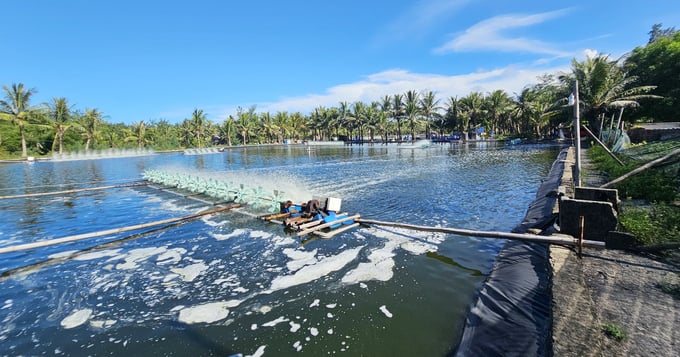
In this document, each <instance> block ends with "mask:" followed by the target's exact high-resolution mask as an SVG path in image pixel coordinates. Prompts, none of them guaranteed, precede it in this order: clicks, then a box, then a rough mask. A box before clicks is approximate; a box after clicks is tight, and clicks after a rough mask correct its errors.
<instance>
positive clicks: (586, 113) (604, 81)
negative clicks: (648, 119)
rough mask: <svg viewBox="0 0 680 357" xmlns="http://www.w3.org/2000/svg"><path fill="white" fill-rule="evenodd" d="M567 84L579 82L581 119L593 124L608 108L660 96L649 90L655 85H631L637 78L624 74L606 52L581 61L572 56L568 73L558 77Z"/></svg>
mask: <svg viewBox="0 0 680 357" xmlns="http://www.w3.org/2000/svg"><path fill="white" fill-rule="evenodd" d="M560 79H561V80H562V81H563V83H564V84H565V85H566V86H568V87H569V88H573V87H574V82H575V81H576V80H578V83H579V99H580V104H581V113H582V116H583V118H584V119H586V120H588V121H591V122H592V124H594V126H595V128H594V129H595V130H596V131H597V130H598V129H597V127H598V126H599V124H600V120H601V119H600V117H601V116H604V115H605V114H607V113H608V110H609V109H620V108H629V107H637V106H639V105H640V104H639V100H641V99H648V98H660V97H659V96H656V95H652V94H649V93H650V92H651V91H652V90H653V89H654V88H656V86H635V82H637V80H638V78H637V77H635V76H628V75H627V74H626V73H625V72H624V71H623V69H622V68H621V66H620V65H619V63H618V60H611V59H610V58H609V56H607V55H602V54H599V55H597V56H594V57H588V58H587V59H586V60H585V61H583V62H578V61H576V60H572V71H571V73H569V74H567V75H564V76H562V77H561V78H560Z"/></svg>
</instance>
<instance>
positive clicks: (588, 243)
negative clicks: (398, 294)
mask: <svg viewBox="0 0 680 357" xmlns="http://www.w3.org/2000/svg"><path fill="white" fill-rule="evenodd" d="M356 221H357V222H359V223H365V224H375V225H379V226H387V227H398V228H406V229H411V230H415V231H425V232H439V233H448V234H458V235H462V236H471V237H480V238H500V239H512V240H521V241H529V242H538V243H550V244H566V245H573V246H576V245H578V243H579V242H578V239H576V238H574V237H555V236H539V235H536V234H521V233H508V232H496V231H475V230H469V229H460V228H445V227H427V226H416V225H412V224H405V223H397V222H383V221H375V220H372V219H363V218H361V219H357V220H356ZM583 246H584V247H591V248H604V247H605V243H604V242H599V241H593V240H584V241H583Z"/></svg>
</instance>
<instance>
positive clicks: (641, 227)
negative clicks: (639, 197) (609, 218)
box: [619, 203, 680, 245]
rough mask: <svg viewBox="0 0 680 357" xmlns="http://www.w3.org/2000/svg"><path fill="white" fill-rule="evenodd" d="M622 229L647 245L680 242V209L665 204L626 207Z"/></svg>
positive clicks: (621, 222)
mask: <svg viewBox="0 0 680 357" xmlns="http://www.w3.org/2000/svg"><path fill="white" fill-rule="evenodd" d="M619 224H620V225H621V227H622V228H623V229H624V230H626V231H628V232H630V233H632V234H634V235H635V236H636V237H637V239H638V241H639V242H640V243H642V244H645V245H651V244H661V243H668V242H680V208H679V207H676V206H672V205H669V204H665V203H654V204H652V205H651V206H648V207H625V208H624V210H623V212H622V213H621V215H620V216H619Z"/></svg>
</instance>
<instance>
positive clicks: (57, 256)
mask: <svg viewBox="0 0 680 357" xmlns="http://www.w3.org/2000/svg"><path fill="white" fill-rule="evenodd" d="M76 253H78V251H77V250H66V251H63V252H59V253H54V254H50V255H48V256H47V257H48V258H50V259H60V258H66V257H69V256H71V255H73V254H76Z"/></svg>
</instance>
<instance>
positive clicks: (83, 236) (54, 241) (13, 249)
mask: <svg viewBox="0 0 680 357" xmlns="http://www.w3.org/2000/svg"><path fill="white" fill-rule="evenodd" d="M238 207H241V205H240V204H234V205H231V206H227V207H220V208H215V209H211V210H207V211H203V212H198V213H194V214H190V215H188V216H182V217H177V218H169V219H163V220H160V221H154V222H149V223H143V224H136V225H133V226H127V227H121V228H114V229H108V230H105V231H99V232H92V233H84V234H77V235H73V236H68V237H63V238H56V239H50V240H43V241H38V242H33V243H26V244H19V245H14V246H10V247H4V248H0V254H4V253H11V252H18V251H22V250H29V249H34V248H41V247H47V246H50V245H56V244H61V243H69V242H75V241H79V240H83V239H89V238H95V237H101V236H107V235H111V234H116V233H122V232H129V231H135V230H138V229H143V228H149V227H154V226H160V225H163V224H170V223H177V222H182V221H187V220H190V219H194V218H198V217H202V216H206V215H209V214H213V213H219V212H223V211H228V210H230V209H233V208H238Z"/></svg>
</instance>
